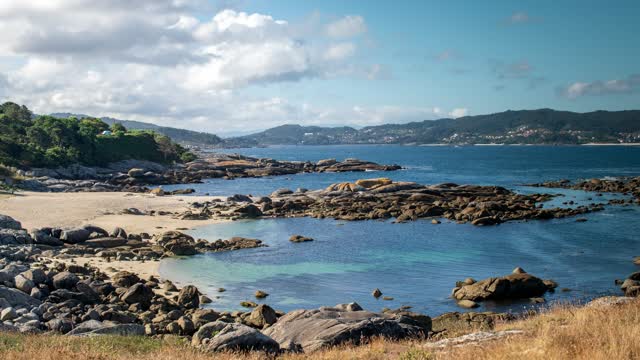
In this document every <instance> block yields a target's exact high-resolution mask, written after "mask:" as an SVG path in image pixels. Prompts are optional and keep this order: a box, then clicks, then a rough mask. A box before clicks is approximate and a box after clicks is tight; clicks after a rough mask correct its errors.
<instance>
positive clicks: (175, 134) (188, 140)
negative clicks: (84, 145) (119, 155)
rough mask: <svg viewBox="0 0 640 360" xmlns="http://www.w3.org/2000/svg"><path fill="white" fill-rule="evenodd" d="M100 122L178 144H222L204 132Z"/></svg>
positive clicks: (128, 122)
mask: <svg viewBox="0 0 640 360" xmlns="http://www.w3.org/2000/svg"><path fill="white" fill-rule="evenodd" d="M51 116H53V117H57V118H68V117H75V118H78V119H82V118H91V116H88V115H79V114H71V113H54V114H51ZM100 120H102V121H103V122H105V123H107V124H108V125H114V124H121V125H123V126H125V127H126V128H127V129H129V130H152V131H154V132H157V133H158V134H162V135H165V136H168V137H170V138H171V140H173V141H175V142H177V143H180V144H188V145H204V146H214V145H220V144H221V143H222V139H220V137H218V136H217V135H214V134H209V133H205V132H199V131H193V130H185V129H178V128H173V127H168V126H158V125H155V124H150V123H145V122H141V121H133V120H120V119H114V118H110V117H102V118H100Z"/></svg>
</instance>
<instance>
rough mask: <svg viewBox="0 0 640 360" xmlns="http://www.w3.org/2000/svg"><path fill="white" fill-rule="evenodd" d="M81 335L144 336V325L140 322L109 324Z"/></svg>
mask: <svg viewBox="0 0 640 360" xmlns="http://www.w3.org/2000/svg"><path fill="white" fill-rule="evenodd" d="M78 335H80V336H99V335H118V336H143V335H144V325H140V324H119V325H115V326H107V327H103V328H99V329H96V330H92V331H88V332H85V333H81V334H78Z"/></svg>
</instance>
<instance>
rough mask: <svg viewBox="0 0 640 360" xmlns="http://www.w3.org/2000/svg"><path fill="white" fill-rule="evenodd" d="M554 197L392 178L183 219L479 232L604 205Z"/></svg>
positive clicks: (248, 200) (276, 195)
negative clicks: (378, 223)
mask: <svg viewBox="0 0 640 360" xmlns="http://www.w3.org/2000/svg"><path fill="white" fill-rule="evenodd" d="M552 198H553V195H550V194H531V195H523V194H517V193H515V192H513V191H510V190H508V189H505V188H503V187H499V186H476V185H457V184H452V183H447V184H437V185H421V184H417V183H412V182H394V181H392V180H390V179H387V178H378V179H362V180H358V181H356V182H355V183H339V184H333V185H330V186H329V187H327V188H326V189H323V190H314V191H310V190H306V189H297V190H296V191H292V190H290V189H280V190H277V191H275V192H273V193H272V194H271V195H270V196H265V197H260V198H252V197H249V196H245V195H240V194H238V195H234V196H231V197H229V198H227V199H226V201H219V200H218V201H209V202H196V203H193V204H191V209H189V210H187V211H185V212H183V213H181V214H178V215H177V217H178V218H180V219H190V220H202V219H211V218H224V219H241V218H274V217H303V216H309V217H315V218H333V219H337V220H347V221H354V220H375V219H383V220H384V219H392V218H395V221H396V222H405V221H412V220H417V219H424V218H431V219H433V222H434V223H438V222H439V220H437V219H439V218H444V219H448V220H451V221H455V222H458V223H471V224H473V225H477V226H485V225H497V224H500V223H503V222H507V221H524V220H544V219H554V218H564V217H569V216H577V215H583V214H587V213H590V212H594V211H601V210H603V209H604V207H603V204H600V203H593V204H590V205H589V206H578V207H575V208H545V207H544V202H546V201H549V200H551V199H552Z"/></svg>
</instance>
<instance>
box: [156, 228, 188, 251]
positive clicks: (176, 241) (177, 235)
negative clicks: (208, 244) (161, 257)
mask: <svg viewBox="0 0 640 360" xmlns="http://www.w3.org/2000/svg"><path fill="white" fill-rule="evenodd" d="M154 240H155V242H156V243H157V244H158V245H160V246H161V247H162V248H163V249H164V250H165V251H166V252H168V253H169V254H172V255H175V256H190V255H195V254H197V253H198V250H197V249H196V247H195V245H196V242H195V240H194V239H193V237H191V236H189V235H187V234H184V233H181V232H179V231H167V232H165V233H163V234H161V235H156V236H155V237H154Z"/></svg>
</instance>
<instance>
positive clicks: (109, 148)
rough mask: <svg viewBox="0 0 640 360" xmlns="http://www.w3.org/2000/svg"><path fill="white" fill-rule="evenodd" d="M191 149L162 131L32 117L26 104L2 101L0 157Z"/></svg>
mask: <svg viewBox="0 0 640 360" xmlns="http://www.w3.org/2000/svg"><path fill="white" fill-rule="evenodd" d="M193 158H194V155H193V154H191V153H189V152H188V151H187V150H186V149H184V148H183V147H182V146H180V145H178V144H176V143H174V142H173V141H171V139H169V138H168V137H167V136H165V135H161V134H158V133H155V132H153V131H150V130H127V129H126V128H125V127H124V126H122V125H121V124H118V123H116V124H113V125H111V127H109V125H108V124H106V123H105V122H103V121H102V120H99V119H94V118H82V119H78V118H75V117H69V118H57V117H53V116H38V117H35V118H34V117H33V114H32V112H31V111H30V110H29V109H27V108H26V107H25V106H20V105H17V104H15V103H11V102H7V103H4V104H2V105H0V163H1V164H5V165H11V166H19V167H56V166H64V165H69V164H73V163H81V164H84V165H90V166H101V165H106V164H108V163H110V162H114V161H119V160H126V159H137V160H149V161H155V162H161V163H172V162H184V161H190V160H192V159H193Z"/></svg>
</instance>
